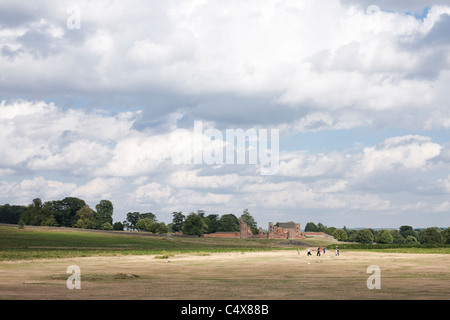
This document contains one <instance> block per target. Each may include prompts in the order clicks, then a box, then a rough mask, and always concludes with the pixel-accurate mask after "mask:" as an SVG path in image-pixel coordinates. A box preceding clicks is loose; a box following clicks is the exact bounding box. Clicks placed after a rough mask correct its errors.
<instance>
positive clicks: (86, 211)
mask: <svg viewBox="0 0 450 320" xmlns="http://www.w3.org/2000/svg"><path fill="white" fill-rule="evenodd" d="M77 217H78V220H77V223H76V224H75V225H74V227H75V228H83V229H92V228H93V227H94V210H92V209H91V208H90V207H89V206H88V205H85V206H84V207H83V208H81V209H80V210H78V212H77Z"/></svg>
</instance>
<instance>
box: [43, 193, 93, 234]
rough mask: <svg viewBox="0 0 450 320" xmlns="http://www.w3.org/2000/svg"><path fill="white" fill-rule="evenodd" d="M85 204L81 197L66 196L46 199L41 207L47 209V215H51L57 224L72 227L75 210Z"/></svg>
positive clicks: (75, 217)
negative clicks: (57, 198) (54, 199)
mask: <svg viewBox="0 0 450 320" xmlns="http://www.w3.org/2000/svg"><path fill="white" fill-rule="evenodd" d="M85 205H86V202H84V200H82V199H78V198H75V197H66V198H64V199H62V200H56V201H47V202H46V203H44V206H43V209H44V208H46V209H48V210H49V211H48V212H47V215H53V217H54V218H55V220H56V222H57V224H58V225H59V226H62V227H72V226H74V225H75V224H76V223H77V220H78V217H77V212H78V210H80V209H81V208H83V207H84V206H85Z"/></svg>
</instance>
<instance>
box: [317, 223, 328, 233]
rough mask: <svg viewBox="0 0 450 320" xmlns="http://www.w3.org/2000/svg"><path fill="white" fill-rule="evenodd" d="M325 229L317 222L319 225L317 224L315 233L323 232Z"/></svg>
mask: <svg viewBox="0 0 450 320" xmlns="http://www.w3.org/2000/svg"><path fill="white" fill-rule="evenodd" d="M326 228H327V227H326V226H325V225H323V224H322V222H319V223H318V224H317V229H316V231H317V232H325V230H326Z"/></svg>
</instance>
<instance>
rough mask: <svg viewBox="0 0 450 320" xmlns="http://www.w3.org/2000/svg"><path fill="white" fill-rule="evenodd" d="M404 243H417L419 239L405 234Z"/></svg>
mask: <svg viewBox="0 0 450 320" xmlns="http://www.w3.org/2000/svg"><path fill="white" fill-rule="evenodd" d="M405 243H407V244H418V243H419V241H417V239H416V237H413V236H407V237H406V239H405Z"/></svg>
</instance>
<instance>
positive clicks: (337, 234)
mask: <svg viewBox="0 0 450 320" xmlns="http://www.w3.org/2000/svg"><path fill="white" fill-rule="evenodd" d="M332 236H333V237H334V238H335V239H336V240H338V241H347V239H348V238H347V232H346V231H345V230H344V229H336V230H335V231H334V233H333V234H332Z"/></svg>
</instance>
